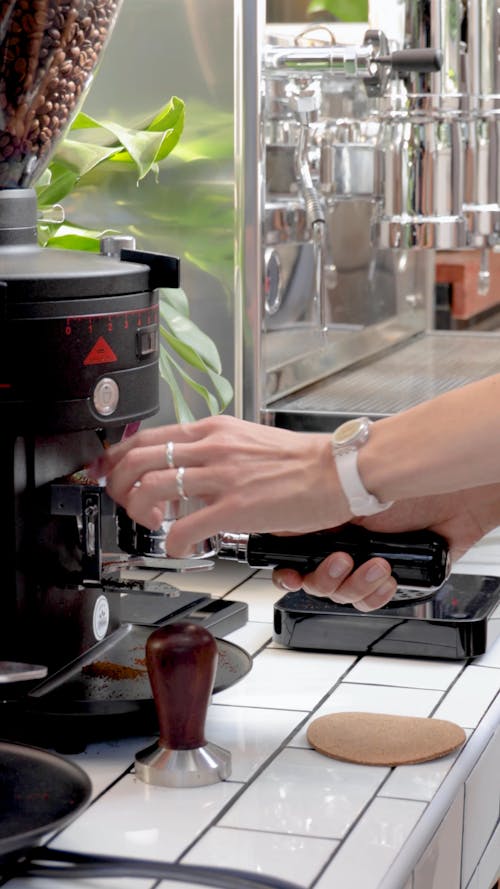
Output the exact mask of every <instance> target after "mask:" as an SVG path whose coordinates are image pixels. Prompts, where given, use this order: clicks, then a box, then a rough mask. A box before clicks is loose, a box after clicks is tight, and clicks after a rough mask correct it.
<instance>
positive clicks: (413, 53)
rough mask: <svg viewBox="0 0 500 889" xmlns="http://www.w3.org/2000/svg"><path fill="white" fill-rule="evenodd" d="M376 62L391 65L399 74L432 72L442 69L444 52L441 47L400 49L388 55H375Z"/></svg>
mask: <svg viewBox="0 0 500 889" xmlns="http://www.w3.org/2000/svg"><path fill="white" fill-rule="evenodd" d="M373 61H374V62H376V63H377V64H379V65H390V67H391V68H392V70H393V71H397V72H398V73H399V74H411V73H412V72H415V73H419V74H431V73H432V72H436V71H440V70H441V68H442V65H443V53H442V52H441V50H439V49H432V48H430V49H419V48H416V49H398V50H396V51H395V52H391V53H390V55H388V56H381V55H379V56H375V58H374V60H373Z"/></svg>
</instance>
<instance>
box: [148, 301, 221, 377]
mask: <svg viewBox="0 0 500 889" xmlns="http://www.w3.org/2000/svg"><path fill="white" fill-rule="evenodd" d="M160 315H161V317H162V318H163V321H164V322H165V323H166V324H167V326H168V327H169V328H170V331H171V332H172V334H173V335H174V338H175V340H176V345H175V346H174V348H176V351H178V352H179V354H181V353H180V346H182V348H183V349H184V350H185V354H183V355H182V357H183V358H184V359H185V360H186V361H188V362H189V363H190V364H192V365H193V366H194V367H199V368H200V370H203V369H204V368H203V367H201V366H200V362H199V358H202V359H203V362H204V364H205V365H208V367H210V369H211V370H214V371H215V372H216V373H220V372H221V369H222V368H221V362H220V356H219V352H218V351H217V347H216V345H215V343H214V342H213V340H211V339H210V337H208V336H207V335H206V333H203V331H201V330H200V328H199V327H197V325H196V324H195V323H194V322H193V321H191V319H190V318H186V316H185V315H182V314H180V313H179V312H178V311H177V310H176V309H173V308H172V307H171V306H170V305H168V303H166V302H162V301H160ZM164 331H165V334H164ZM167 334H168V332H167V331H166V330H165V328H162V335H167ZM167 338H168V336H167ZM188 356H190V357H188Z"/></svg>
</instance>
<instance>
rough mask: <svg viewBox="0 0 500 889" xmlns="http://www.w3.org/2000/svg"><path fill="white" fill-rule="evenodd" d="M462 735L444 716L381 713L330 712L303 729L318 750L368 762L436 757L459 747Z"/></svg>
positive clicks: (383, 763)
mask: <svg viewBox="0 0 500 889" xmlns="http://www.w3.org/2000/svg"><path fill="white" fill-rule="evenodd" d="M465 737H466V736H465V732H464V730H463V729H462V728H460V726H458V725H455V723H453V722H448V721H446V720H444V719H430V718H423V717H419V716H389V715H386V714H385V713H331V714H329V715H328V716H319V717H318V718H317V719H315V720H314V721H313V722H311V724H310V726H309V728H308V730H307V740H308V741H309V743H310V744H311V746H312V747H314V748H315V749H316V750H318V751H319V752H320V753H324V754H325V755H326V756H331V757H333V758H334V759H341V760H343V761H344V762H356V763H360V764H363V765H372V766H400V765H404V764H409V763H416V762H426V761H427V760H429V759H438V758H439V757H440V756H446V754H447V753H451V751H452V750H456V748H457V747H460V745H461V744H463V743H464V741H465Z"/></svg>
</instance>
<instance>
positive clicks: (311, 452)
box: [93, 416, 351, 556]
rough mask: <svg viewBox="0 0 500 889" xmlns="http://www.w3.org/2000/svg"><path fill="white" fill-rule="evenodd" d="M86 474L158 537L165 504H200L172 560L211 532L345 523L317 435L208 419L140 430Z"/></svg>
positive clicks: (323, 438) (173, 532) (186, 521)
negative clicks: (102, 481) (101, 480)
mask: <svg viewBox="0 0 500 889" xmlns="http://www.w3.org/2000/svg"><path fill="white" fill-rule="evenodd" d="M167 442H173V448H172V450H173V462H174V467H173V468H169V467H168V465H167V455H166V445H167ZM179 467H184V475H183V478H182V487H179V485H180V482H179V475H178V469H179ZM93 471H94V472H95V473H97V475H98V476H106V478H107V491H108V493H109V494H110V496H111V497H112V498H113V499H114V500H115V501H116V502H117V503H119V504H120V505H121V506H122V507H123V508H124V509H125V510H126V511H127V513H128V515H129V516H130V517H131V518H132V519H134V520H135V521H136V522H138V523H139V524H141V525H144V526H145V527H147V528H151V529H153V528H155V529H156V528H159V527H160V525H161V523H162V521H163V518H164V514H165V503H166V502H167V501H169V500H170V501H171V500H177V499H179V496H180V495H181V494H182V493H184V494H185V495H186V496H187V497H188V498H196V499H197V500H198V499H199V500H201V501H202V502H203V505H202V506H201V508H199V509H197V510H196V511H193V512H190V513H188V514H187V515H186V516H184V517H182V518H180V519H178V520H177V521H176V522H174V524H173V525H172V527H171V529H170V530H169V536H168V544H167V549H168V554H169V555H171V556H182V555H183V554H184V553H186V552H189V551H190V549H191V547H192V545H193V544H194V543H197V542H198V541H200V540H205V539H207V538H209V537H212V536H214V535H216V534H217V533H218V532H220V531H244V532H265V531H268V532H274V533H279V532H283V531H287V532H300V533H305V532H308V531H318V530H320V529H322V528H328V527H333V526H336V525H340V524H343V523H344V522H346V521H348V520H349V519H350V518H351V513H350V511H349V507H348V504H347V501H346V498H345V496H344V494H343V492H342V490H341V488H340V486H339V483H338V479H337V473H336V469H335V462H334V459H333V456H332V450H331V443H330V436H329V435H328V434H326V433H325V434H321V433H310V434H308V433H303V432H292V431H290V430H287V429H279V428H277V427H270V426H264V425H260V424H258V423H249V422H246V421H244V420H238V419H235V418H234V417H229V416H217V417H209V418H206V419H204V420H199V421H197V422H195V423H186V424H183V425H177V426H164V427H159V428H156V429H147V430H143V431H140V432H138V433H137V434H136V435H134V436H132V437H131V438H129V439H127V440H126V441H123V442H120V443H119V444H117V445H114V446H112V447H111V448H109V449H108V450H107V451H106V452H105V453H104V454H103V456H102V457H101V459H100V460H99V463H98V465H97V466H96V467H93Z"/></svg>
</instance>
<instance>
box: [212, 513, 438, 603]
mask: <svg viewBox="0 0 500 889" xmlns="http://www.w3.org/2000/svg"><path fill="white" fill-rule="evenodd" d="M334 552H344V553H348V554H349V555H350V556H351V557H352V559H353V560H354V566H355V568H357V567H359V565H361V564H362V563H363V562H366V561H368V559H372V558H374V557H375V556H379V557H380V558H382V559H386V561H387V562H389V564H390V566H391V569H392V574H393V576H394V577H395V578H396V580H397V582H398V586H399V587H400V588H401V589H411V590H416V589H423V590H429V592H432V591H433V590H437V589H439V587H440V586H442V585H443V583H444V582H445V580H446V578H447V577H448V574H449V572H450V566H451V560H450V553H449V548H448V543H447V541H446V540H445V539H444V537H441V536H440V535H439V534H435V533H434V532H432V531H426V530H422V531H407V532H404V533H399V534H388V533H380V532H375V531H368V530H367V529H366V528H362V527H361V526H359V525H349V524H348V525H343V526H342V527H341V528H338V529H336V530H333V531H316V532H314V533H312V534H300V535H290V536H286V537H281V536H277V535H276V534H236V533H233V532H230V531H227V532H223V533H222V534H220V536H219V540H218V555H219V558H222V559H233V560H236V561H239V562H246V564H247V565H249V566H250V567H251V568H294V569H295V570H296V571H299V572H300V573H301V574H308V573H309V572H310V571H314V569H315V568H317V566H318V565H319V564H320V562H322V561H323V560H324V559H325V558H326V557H327V556H329V555H331V553H334Z"/></svg>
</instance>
